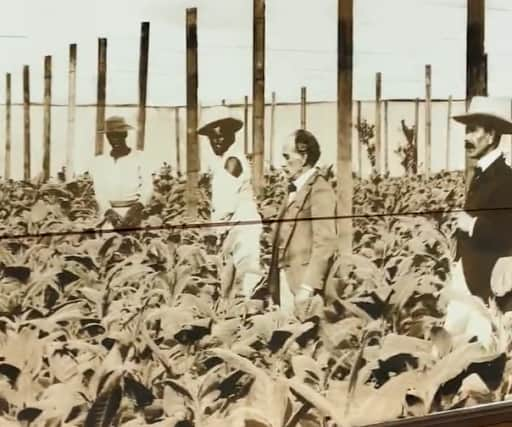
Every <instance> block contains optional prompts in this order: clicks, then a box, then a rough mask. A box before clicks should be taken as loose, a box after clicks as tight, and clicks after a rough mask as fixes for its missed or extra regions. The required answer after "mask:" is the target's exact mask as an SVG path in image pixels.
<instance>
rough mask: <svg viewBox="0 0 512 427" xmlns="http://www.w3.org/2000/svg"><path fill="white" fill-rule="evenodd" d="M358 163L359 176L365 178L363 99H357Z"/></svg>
mask: <svg viewBox="0 0 512 427" xmlns="http://www.w3.org/2000/svg"><path fill="white" fill-rule="evenodd" d="M357 164H358V168H357V170H358V171H359V178H361V179H362V178H363V144H362V143H361V101H357Z"/></svg>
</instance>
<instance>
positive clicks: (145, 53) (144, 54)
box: [137, 22, 149, 151]
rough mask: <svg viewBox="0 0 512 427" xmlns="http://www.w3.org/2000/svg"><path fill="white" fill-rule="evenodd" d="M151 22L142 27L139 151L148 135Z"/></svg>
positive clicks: (138, 116) (138, 121)
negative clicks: (147, 114) (147, 108)
mask: <svg viewBox="0 0 512 427" xmlns="http://www.w3.org/2000/svg"><path fill="white" fill-rule="evenodd" d="M148 59H149V22H143V23H142V24H141V27H140V52H139V111H138V115H137V150H141V151H142V150H144V137H145V135H146V99H147V93H148Z"/></svg>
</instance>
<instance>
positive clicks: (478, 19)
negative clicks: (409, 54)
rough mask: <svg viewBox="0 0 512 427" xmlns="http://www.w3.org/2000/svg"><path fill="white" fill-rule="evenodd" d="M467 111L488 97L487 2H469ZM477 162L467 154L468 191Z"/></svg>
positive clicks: (475, 0) (468, 0) (482, 0)
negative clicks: (475, 99) (474, 102)
mask: <svg viewBox="0 0 512 427" xmlns="http://www.w3.org/2000/svg"><path fill="white" fill-rule="evenodd" d="M466 25H467V27H466V109H467V107H468V106H469V102H470V101H471V99H472V98H473V97H474V96H477V95H481V96H486V95H487V56H486V54H485V0H467V24H466ZM475 166H476V160H474V159H471V158H470V157H469V156H468V154H467V152H466V190H467V189H468V186H469V184H470V182H471V180H472V178H473V174H474V168H475Z"/></svg>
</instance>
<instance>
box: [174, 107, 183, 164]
mask: <svg viewBox="0 0 512 427" xmlns="http://www.w3.org/2000/svg"><path fill="white" fill-rule="evenodd" d="M174 128H175V129H176V131H175V132H176V172H178V173H181V141H180V109H179V107H174Z"/></svg>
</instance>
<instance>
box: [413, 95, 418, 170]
mask: <svg viewBox="0 0 512 427" xmlns="http://www.w3.org/2000/svg"><path fill="white" fill-rule="evenodd" d="M419 130H420V100H419V98H416V100H415V101H414V148H415V150H414V162H413V168H412V173H413V174H414V175H415V174H417V173H418V158H419V144H418V142H419Z"/></svg>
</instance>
